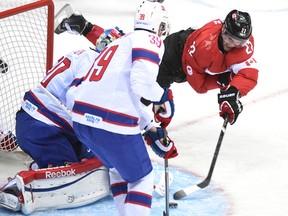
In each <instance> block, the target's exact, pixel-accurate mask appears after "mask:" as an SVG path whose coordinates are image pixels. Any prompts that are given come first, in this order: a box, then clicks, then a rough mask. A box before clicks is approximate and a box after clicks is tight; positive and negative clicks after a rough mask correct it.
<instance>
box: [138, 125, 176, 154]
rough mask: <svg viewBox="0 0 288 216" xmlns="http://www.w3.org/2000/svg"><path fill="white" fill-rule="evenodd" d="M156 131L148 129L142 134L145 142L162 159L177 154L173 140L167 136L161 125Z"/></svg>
mask: <svg viewBox="0 0 288 216" xmlns="http://www.w3.org/2000/svg"><path fill="white" fill-rule="evenodd" d="M156 129H157V131H156V132H153V131H152V130H149V131H147V132H145V133H144V134H143V137H144V139H145V141H146V143H147V144H148V145H149V146H150V147H151V148H152V150H153V151H154V152H155V154H157V155H158V156H159V157H161V158H164V159H170V158H174V157H176V156H177V155H178V152H177V149H176V147H175V146H174V142H173V141H172V140H171V139H170V138H169V137H168V136H167V132H166V130H163V129H162V128H161V127H157V128H156Z"/></svg>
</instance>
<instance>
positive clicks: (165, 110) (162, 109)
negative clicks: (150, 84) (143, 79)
mask: <svg viewBox="0 0 288 216" xmlns="http://www.w3.org/2000/svg"><path fill="white" fill-rule="evenodd" d="M152 111H153V113H154V120H155V122H157V123H159V122H160V123H161V124H160V126H161V127H162V128H164V129H165V128H166V127H167V126H168V125H169V124H170V122H171V120H172V117H173V116H174V112H175V107H174V100H173V94H172V90H171V89H169V88H165V89H164V93H163V95H162V98H161V100H160V101H159V102H153V108H152Z"/></svg>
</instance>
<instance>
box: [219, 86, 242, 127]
mask: <svg viewBox="0 0 288 216" xmlns="http://www.w3.org/2000/svg"><path fill="white" fill-rule="evenodd" d="M239 98H240V93H239V91H238V89H237V88H235V87H234V86H230V87H229V88H228V89H227V90H226V91H221V93H219V94H218V103H219V109H220V111H219V115H220V116H221V117H222V118H224V119H225V118H226V116H227V115H228V116H229V122H230V124H231V125H232V124H234V123H235V122H236V120H237V118H238V115H239V114H240V113H241V112H242V110H243V106H242V103H241V102H240V100H239Z"/></svg>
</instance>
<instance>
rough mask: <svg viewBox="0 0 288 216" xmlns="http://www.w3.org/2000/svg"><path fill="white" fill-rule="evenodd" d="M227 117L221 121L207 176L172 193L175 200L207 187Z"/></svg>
mask: <svg viewBox="0 0 288 216" xmlns="http://www.w3.org/2000/svg"><path fill="white" fill-rule="evenodd" d="M228 119H229V118H228V117H226V118H225V120H224V122H223V125H222V128H221V132H220V135H219V138H218V142H217V145H216V149H215V151H214V155H213V159H212V162H211V165H210V169H209V172H208V175H207V177H206V178H205V180H204V181H202V182H201V183H199V184H197V185H193V186H189V187H186V188H184V189H182V190H179V191H177V192H175V193H174V194H173V198H174V199H175V200H179V199H182V198H184V197H186V196H188V195H190V194H192V193H194V192H196V191H198V190H200V189H203V188H205V187H207V186H208V185H209V183H210V180H211V178H212V174H213V170H214V167H215V164H216V161H217V157H218V154H219V151H220V147H221V144H222V141H223V137H224V135H225V132H226V127H227V124H228Z"/></svg>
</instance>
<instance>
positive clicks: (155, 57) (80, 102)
mask: <svg viewBox="0 0 288 216" xmlns="http://www.w3.org/2000/svg"><path fill="white" fill-rule="evenodd" d="M163 54H164V44H163V41H162V40H161V39H160V38H159V37H158V36H156V35H155V34H152V33H149V32H147V31H144V30H137V31H134V32H132V33H129V34H126V35H125V36H123V37H121V38H120V39H118V40H115V41H114V42H112V43H111V44H109V45H108V46H107V47H106V48H105V49H104V50H103V51H102V52H101V54H100V55H99V56H98V58H97V59H96V61H95V62H94V64H93V66H92V67H91V69H90V71H89V73H88V74H87V76H85V79H84V80H83V82H82V83H81V84H80V85H75V86H74V87H72V88H71V89H69V90H68V92H67V106H68V108H70V109H72V108H73V109H72V119H73V121H75V122H79V123H81V124H84V125H88V126H91V127H96V128H101V129H104V130H107V131H111V132H115V133H119V134H138V133H139V132H140V129H141V128H140V127H139V119H140V117H141V116H142V114H143V113H142V111H143V107H141V105H140V98H141V97H143V98H145V99H147V100H150V101H159V100H160V99H161V97H162V95H163V92H164V90H163V88H161V87H160V86H159V84H158V83H157V82H156V78H157V75H158V69H159V64H160V62H161V59H162V56H163ZM144 112H145V111H144Z"/></svg>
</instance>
